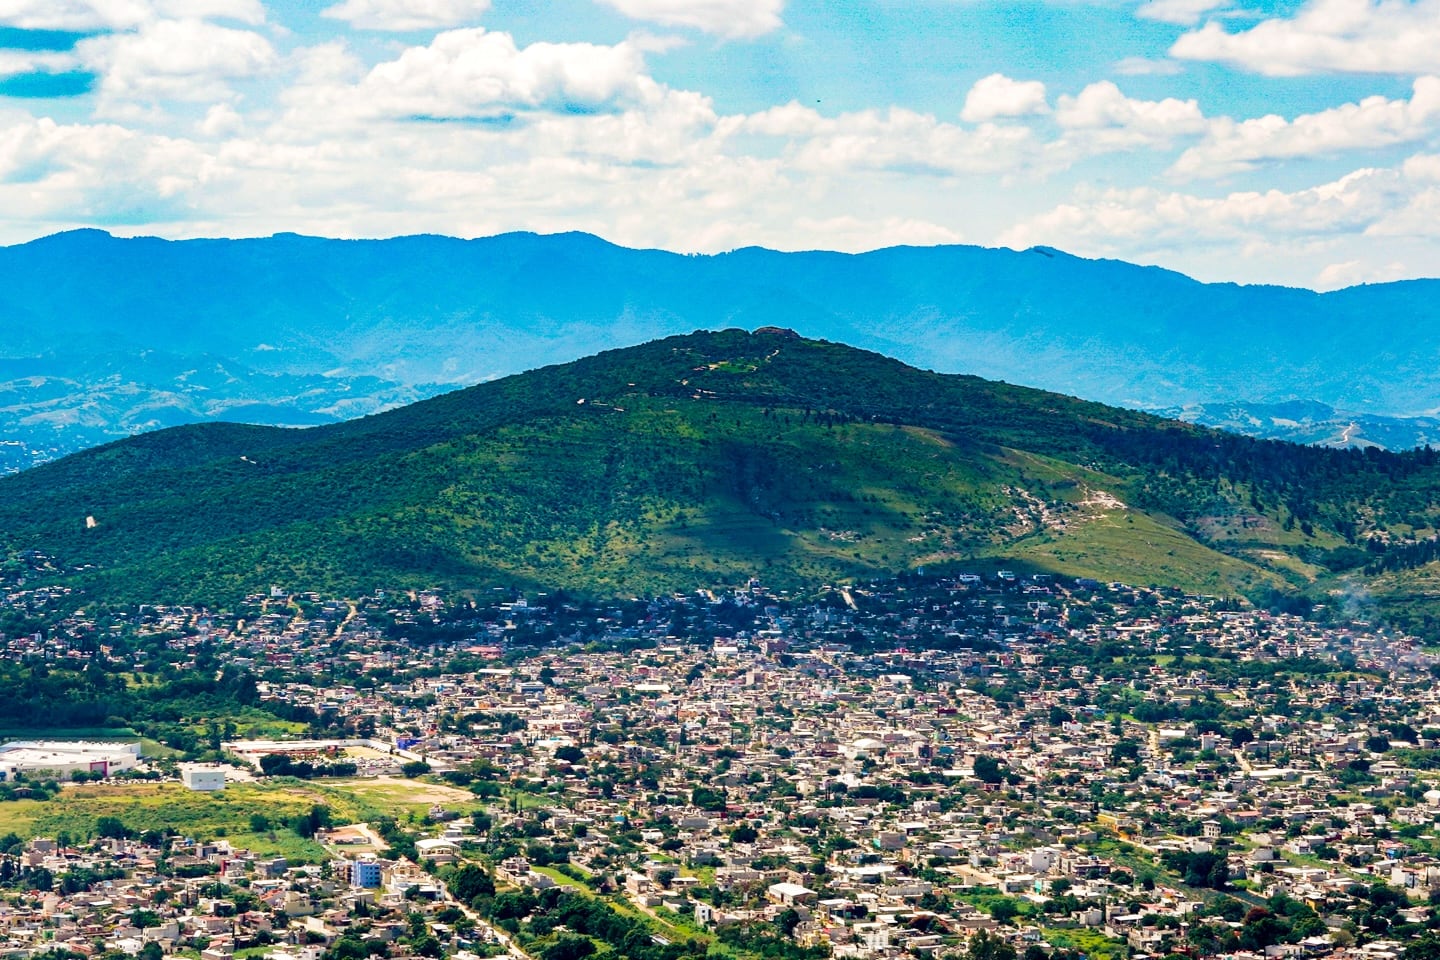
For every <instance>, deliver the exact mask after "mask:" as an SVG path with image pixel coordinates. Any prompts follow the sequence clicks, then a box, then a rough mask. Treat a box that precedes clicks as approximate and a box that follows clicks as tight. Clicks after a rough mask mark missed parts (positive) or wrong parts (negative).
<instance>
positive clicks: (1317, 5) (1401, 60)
mask: <svg viewBox="0 0 1440 960" xmlns="http://www.w3.org/2000/svg"><path fill="white" fill-rule="evenodd" d="M1437 50H1440V0H1413V2H1412V0H1309V2H1308V3H1306V4H1305V5H1304V6H1303V7H1301V8H1300V10H1299V12H1297V13H1296V14H1295V16H1293V17H1290V18H1282V17H1276V18H1271V19H1268V20H1263V21H1261V22H1260V23H1258V24H1256V25H1255V26H1253V27H1250V28H1249V29H1247V30H1241V31H1239V32H1236V33H1230V32H1227V31H1226V30H1225V28H1224V27H1223V26H1221V25H1220V24H1219V23H1218V22H1216V21H1213V20H1212V21H1210V22H1209V23H1207V24H1205V26H1204V27H1202V28H1201V29H1199V30H1195V31H1191V32H1190V33H1187V34H1184V35H1183V36H1181V37H1180V38H1179V39H1178V40H1176V41H1175V44H1174V46H1172V47H1171V48H1170V55H1171V56H1172V57H1178V58H1180V59H1182V60H1206V61H1217V62H1221V63H1230V64H1234V65H1236V66H1238V67H1242V68H1244V69H1246V70H1251V71H1254V72H1256V73H1261V74H1265V75H1267V76H1277V77H1291V76H1301V75H1304V74H1310V73H1393V74H1421V73H1433V72H1435V70H1436V68H1437V64H1440V58H1437V54H1436V51H1437Z"/></svg>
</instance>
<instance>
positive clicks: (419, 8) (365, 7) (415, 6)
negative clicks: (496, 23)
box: [320, 0, 490, 31]
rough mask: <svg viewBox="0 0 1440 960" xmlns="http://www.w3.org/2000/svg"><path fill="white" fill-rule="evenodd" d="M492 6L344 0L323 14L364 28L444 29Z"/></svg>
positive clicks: (443, 0)
mask: <svg viewBox="0 0 1440 960" xmlns="http://www.w3.org/2000/svg"><path fill="white" fill-rule="evenodd" d="M489 9H490V0H344V2H343V3H337V4H335V5H334V6H333V7H326V8H325V9H324V10H322V11H321V12H320V15H321V16H324V17H330V18H331V19H333V20H344V21H346V22H348V23H349V24H350V25H351V26H352V27H356V28H358V29H361V30H394V31H410V30H440V29H443V28H445V27H457V26H462V25H465V24H472V23H474V22H475V21H477V20H479V19H480V17H481V16H482V15H483V14H484V13H485V12H486V11H488V10H489Z"/></svg>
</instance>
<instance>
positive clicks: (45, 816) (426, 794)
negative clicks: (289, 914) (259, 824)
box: [0, 779, 476, 862]
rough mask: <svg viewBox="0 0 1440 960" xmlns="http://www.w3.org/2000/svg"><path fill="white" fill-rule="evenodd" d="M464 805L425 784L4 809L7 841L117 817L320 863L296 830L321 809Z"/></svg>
mask: <svg viewBox="0 0 1440 960" xmlns="http://www.w3.org/2000/svg"><path fill="white" fill-rule="evenodd" d="M407 788H408V790H407ZM442 794H443V797H442ZM462 798H463V799H464V800H465V801H467V803H468V804H469V806H468V807H466V808H465V809H473V807H474V806H475V805H476V804H475V802H474V800H475V798H474V797H472V796H471V795H470V794H468V793H465V792H464V791H460V790H454V789H453V788H450V787H445V786H442V785H438V784H432V783H424V782H418V781H414V782H411V781H400V782H386V781H365V780H356V781H349V782H345V781H331V782H319V783H305V782H302V781H298V780H288V779H287V780H282V781H278V782H266V783H232V784H229V785H227V786H226V788H225V789H224V790H223V791H219V792H217V793H199V792H196V791H193V790H187V789H186V788H185V787H184V786H182V785H181V784H178V783H129V784H87V785H83V786H70V787H66V788H65V789H64V791H63V792H62V793H61V794H60V796H59V797H58V798H57V799H55V800H51V801H43V802H42V801H37V800H15V801H11V802H9V803H0V834H7V833H15V834H17V835H19V836H21V837H25V838H29V837H38V836H50V837H53V836H56V835H57V834H60V833H68V834H69V835H70V836H71V837H74V838H76V839H82V838H86V837H91V836H94V834H95V829H96V821H97V820H99V818H101V817H118V818H119V819H120V820H121V821H122V822H123V823H124V824H125V825H126V826H127V827H129V828H130V829H132V830H135V831H141V832H143V831H146V830H165V829H167V828H173V829H175V830H178V831H179V832H180V833H181V834H182V835H184V836H190V837H194V838H196V839H200V840H214V839H218V838H222V837H223V838H226V839H228V840H230V842H231V843H233V844H235V845H236V846H237V847H243V848H246V849H250V850H253V851H255V852H256V853H258V854H261V855H263V856H284V857H288V858H290V859H292V860H295V861H297V862H298V861H305V862H316V861H320V860H324V859H326V857H327V854H326V852H325V850H324V849H323V848H322V847H321V846H320V845H319V844H318V843H315V842H314V841H311V840H306V839H304V838H302V837H300V836H299V835H298V834H296V833H295V832H294V831H293V830H292V829H291V828H290V826H289V824H290V822H291V821H293V820H294V819H295V818H297V817H299V816H302V815H303V814H305V813H308V812H309V811H310V809H311V807H313V806H315V805H316V804H323V805H324V806H327V807H329V808H330V810H331V812H332V816H333V818H334V820H335V822H336V823H352V822H356V821H368V820H375V819H378V818H380V817H383V816H390V817H396V818H397V819H402V820H403V819H405V818H406V817H407V816H408V815H410V814H411V813H416V815H417V816H418V815H419V814H420V813H423V812H424V811H425V810H428V809H429V807H430V805H431V804H433V803H435V802H437V800H441V799H443V800H444V801H445V803H446V805H447V806H448V807H450V808H451V809H459V808H460V802H459V801H460V800H461V799H462ZM257 814H258V815H260V816H263V817H265V818H266V819H267V820H268V821H269V822H270V824H271V829H269V830H265V831H260V832H254V831H252V830H251V829H250V828H251V825H252V824H251V818H252V817H253V816H255V815H257Z"/></svg>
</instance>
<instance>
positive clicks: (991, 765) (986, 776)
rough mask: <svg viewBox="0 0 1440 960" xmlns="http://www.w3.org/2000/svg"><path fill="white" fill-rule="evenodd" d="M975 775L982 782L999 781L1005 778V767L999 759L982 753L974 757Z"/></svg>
mask: <svg viewBox="0 0 1440 960" xmlns="http://www.w3.org/2000/svg"><path fill="white" fill-rule="evenodd" d="M975 776H976V777H977V778H978V779H979V780H980V782H982V783H1001V782H1002V781H1004V779H1005V767H1004V766H1003V765H1002V764H1001V763H1000V761H999V760H996V759H995V758H994V757H990V756H986V755H985V754H983V753H982V754H979V755H977V756H976V757H975Z"/></svg>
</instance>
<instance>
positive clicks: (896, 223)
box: [797, 215, 965, 250]
mask: <svg viewBox="0 0 1440 960" xmlns="http://www.w3.org/2000/svg"><path fill="white" fill-rule="evenodd" d="M797 226H798V227H799V228H800V230H801V231H802V232H803V233H804V234H805V235H810V236H816V237H823V238H825V240H824V249H828V250H877V249H879V248H881V247H898V246H934V245H936V244H941V243H960V242H961V241H962V240H964V239H965V238H964V237H963V236H962V235H961V234H960V233H958V232H957V231H955V230H953V229H951V228H950V227H945V226H941V225H939V224H936V223H931V222H929V221H927V220H920V219H914V218H909V217H884V218H882V219H880V220H878V221H877V220H867V219H864V218H861V217H856V216H850V215H846V216H840V217H830V218H827V219H815V218H813V217H802V218H800V220H799V222H798V224H797Z"/></svg>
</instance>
